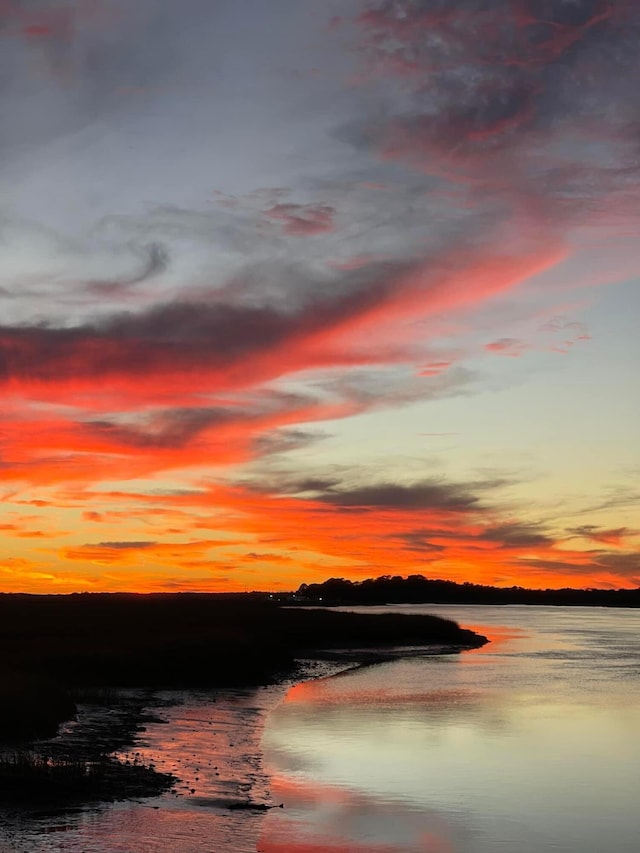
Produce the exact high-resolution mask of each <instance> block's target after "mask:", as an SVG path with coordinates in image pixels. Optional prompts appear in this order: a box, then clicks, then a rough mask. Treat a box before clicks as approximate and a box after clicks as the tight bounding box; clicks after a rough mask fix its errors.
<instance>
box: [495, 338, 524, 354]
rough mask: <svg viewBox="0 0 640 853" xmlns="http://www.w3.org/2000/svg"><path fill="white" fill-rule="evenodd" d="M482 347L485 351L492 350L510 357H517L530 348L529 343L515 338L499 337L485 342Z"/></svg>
mask: <svg viewBox="0 0 640 853" xmlns="http://www.w3.org/2000/svg"><path fill="white" fill-rule="evenodd" d="M484 348H485V349H486V350H487V352H492V353H495V354H496V355H508V356H511V357H512V358H518V357H519V356H521V355H523V354H524V353H525V352H526V351H527V350H528V349H530V345H529V344H527V343H526V342H525V341H519V340H517V339H516V338H500V339H499V340H497V341H491V343H489V344H485V346H484Z"/></svg>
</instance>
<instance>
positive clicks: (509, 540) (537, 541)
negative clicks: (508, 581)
mask: <svg viewBox="0 0 640 853" xmlns="http://www.w3.org/2000/svg"><path fill="white" fill-rule="evenodd" d="M475 538H476V539H477V540H478V541H481V542H491V543H495V544H496V545H499V546H500V547H501V548H537V547H539V546H541V545H553V544H554V540H553V538H552V537H551V536H549V535H547V533H546V532H545V531H544V530H543V529H542V527H541V525H538V524H525V523H522V522H510V523H505V524H500V525H497V526H496V527H488V528H486V529H485V530H483V531H482V533H480V534H478V535H477V536H476V537H475Z"/></svg>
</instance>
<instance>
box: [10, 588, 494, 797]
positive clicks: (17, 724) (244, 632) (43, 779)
mask: <svg viewBox="0 0 640 853" xmlns="http://www.w3.org/2000/svg"><path fill="white" fill-rule="evenodd" d="M484 642H486V640H485V639H484V638H482V637H479V636H478V635H476V634H474V633H473V632H471V631H467V630H464V629H461V628H459V627H458V626H457V625H456V624H455V623H454V622H450V621H448V620H444V619H440V618H438V617H433V616H408V615H403V614H385V615H382V616H379V615H373V614H354V613H342V612H338V611H331V610H314V609H297V608H281V607H279V606H278V605H277V604H276V603H274V602H272V601H271V600H270V599H269V597H268V596H266V595H262V594H245V595H222V594H188V593H183V594H164V595H160V594H158V595H129V594H106V593H105V594H93V593H87V594H76V595H64V596H33V595H16V594H0V744H1V743H4V745H5V746H4V749H2V750H1V752H0V755H1V756H2V757H0V803H1V802H3V801H4V802H8V801H16V800H23V801H28V802H34V801H42V800H47V799H51V798H52V797H53V798H54V799H62V800H65V801H73V800H74V799H78V798H80V799H85V800H86V799H113V798H118V797H126V796H134V795H136V796H142V795H145V793H146V794H147V795H150V794H154V793H158V792H159V791H160V790H162V789H163V788H166V787H167V786H168V785H170V784H171V782H172V781H173V780H172V779H171V778H170V777H166V776H164V775H163V774H158V773H156V772H155V771H154V770H153V768H148V767H143V766H140V765H135V764H130V765H124V764H123V763H121V762H117V761H115V759H113V758H112V757H110V755H109V752H112V751H113V750H115V749H120V748H121V747H122V746H123V745H127V744H128V743H131V742H132V740H133V738H134V736H135V733H136V730H137V729H139V728H140V720H141V719H142V715H143V713H144V709H143V708H142V706H140V707H137V708H129V709H125V713H124V714H122V713H121V716H120V720H121V721H120V724H119V730H118V731H117V732H116V734H115V735H114V736H113V737H111V740H110V739H109V738H107V739H106V741H105V742H104V743H102V745H101V746H100V748H97V747H96V749H94V750H93V751H91V750H89V752H87V747H86V741H85V744H84V746H83V748H82V750H78V749H73V748H70V750H68V751H67V752H66V753H65V751H64V749H63V750H62V751H60V749H59V748H58V749H57V751H56V750H54V751H53V752H52V751H51V749H49V747H47V748H44V747H43V746H42V744H40V745H38V744H33V746H32V747H31V748H30V746H29V745H30V743H33V741H34V739H36V738H46V737H51V736H52V735H54V734H55V732H56V731H57V729H58V726H59V725H60V724H61V723H62V722H64V721H65V720H68V719H70V718H72V717H73V715H74V713H75V710H76V701H83V702H86V701H87V699H89V700H90V701H94V702H96V701H99V702H101V703H102V704H106V705H112V706H113V707H114V708H116V709H117V710H118V711H119V712H122V710H123V709H122V699H121V694H120V693H119V692H118V689H117V688H127V687H135V688H147V689H149V690H153V689H160V688H189V687H198V688H207V687H211V688H215V687H221V686H245V685H254V684H255V685H257V684H264V683H268V682H272V681H274V680H275V679H277V678H279V677H281V676H283V675H286V674H291V673H293V672H294V671H295V661H296V657H300V656H303V655H305V656H311V657H312V656H314V655H315V656H321V654H322V653H323V652H326V651H330V650H332V649H333V650H337V649H385V648H389V647H393V646H428V645H446V646H448V647H450V648H451V650H456V649H462V648H470V647H476V646H479V645H482V644H483V643H484ZM16 744H21V746H20V750H19V751H18V752H16V747H15V745H16Z"/></svg>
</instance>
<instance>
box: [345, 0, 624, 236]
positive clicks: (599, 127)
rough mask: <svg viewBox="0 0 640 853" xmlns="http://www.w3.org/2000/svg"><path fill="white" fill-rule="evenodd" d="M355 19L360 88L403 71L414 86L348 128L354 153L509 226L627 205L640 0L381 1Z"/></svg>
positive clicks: (596, 214) (594, 215)
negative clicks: (432, 185) (440, 186)
mask: <svg viewBox="0 0 640 853" xmlns="http://www.w3.org/2000/svg"><path fill="white" fill-rule="evenodd" d="M356 23H357V26H358V27H359V29H360V33H361V37H360V54H361V56H362V57H363V60H364V61H365V63H366V75H365V80H366V78H367V76H368V78H369V79H370V80H374V81H375V80H376V79H377V77H378V75H380V74H383V75H385V76H387V77H389V76H395V77H396V78H397V80H398V86H402V87H404V91H405V98H404V104H405V106H404V109H403V108H398V107H397V106H395V105H393V104H392V102H391V101H390V100H388V101H387V102H384V101H383V102H382V103H381V111H383V112H385V113H386V115H383V117H382V118H380V117H379V116H378V117H377V118H370V119H364V120H362V121H360V122H359V123H354V124H353V125H352V126H351V127H350V128H345V130H344V133H345V135H346V138H350V139H351V141H352V142H353V143H354V144H356V145H357V146H358V147H360V148H368V149H369V150H371V151H373V152H376V153H377V154H378V155H379V156H382V157H385V158H387V159H389V160H395V161H401V162H403V163H405V164H407V165H410V166H411V167H413V168H415V169H418V170H420V171H422V172H424V173H427V174H430V175H432V176H434V177H436V178H437V179H439V180H441V181H444V182H453V183H455V184H457V185H458V186H459V187H460V189H461V190H463V192H464V197H465V199H466V203H472V204H474V203H475V204H480V208H479V209H480V210H482V211H484V212H486V211H487V209H488V207H489V206H491V207H493V210H494V216H496V217H499V218H500V219H501V221H502V222H503V223H504V225H505V226H506V224H507V220H508V218H509V217H511V218H512V220H513V218H514V217H516V218H517V219H520V220H521V221H525V220H526V221H528V222H529V227H530V228H531V227H534V225H535V224H537V226H538V227H539V228H540V227H543V228H547V227H550V226H552V225H554V226H555V227H558V226H559V225H561V226H562V227H563V228H568V227H570V226H572V225H575V224H576V222H577V221H578V219H579V220H580V222H581V223H582V224H583V225H584V224H585V222H588V221H589V219H591V220H595V219H598V218H602V216H606V215H609V214H608V210H609V206H608V205H609V201H610V200H611V199H612V198H614V197H616V198H617V199H618V203H619V204H621V205H624V206H625V209H626V207H627V205H626V203H625V199H629V198H630V197H631V195H633V193H634V192H635V187H634V186H633V184H632V183H631V184H630V177H631V175H632V174H633V175H634V177H635V178H637V176H638V167H637V163H636V160H635V158H634V157H633V150H634V147H635V126H636V113H637V109H638V107H639V106H640V99H639V95H638V92H637V90H636V89H634V87H633V85H632V83H631V80H632V79H633V74H631V75H630V74H629V69H630V68H635V69H636V70H637V69H638V67H639V64H640V62H639V59H638V56H637V52H636V50H635V46H634V45H635V41H636V35H637V28H638V25H639V24H640V13H639V12H638V10H637V8H636V7H635V6H634V4H632V3H628V2H621V3H612V2H610V0H589V2H581V3H568V2H564V0H552V2H549V3H545V4H532V3H529V2H526V0H517V2H515V3H513V2H507V0H497V2H495V3H492V4H490V5H488V4H477V3H475V2H472V0H462V2H459V0H441V2H438V3H435V4H434V3H430V2H413V0H394V2H391V1H390V0H381V2H370V3H367V4H366V10H365V11H364V12H363V13H362V14H360V15H359V16H358V17H357V19H356ZM596 116H597V119H595V117H596Z"/></svg>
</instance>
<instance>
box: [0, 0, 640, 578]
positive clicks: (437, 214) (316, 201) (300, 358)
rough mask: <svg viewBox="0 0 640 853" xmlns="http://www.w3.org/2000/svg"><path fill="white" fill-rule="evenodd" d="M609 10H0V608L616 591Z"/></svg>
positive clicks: (94, 3) (633, 421)
mask: <svg viewBox="0 0 640 853" xmlns="http://www.w3.org/2000/svg"><path fill="white" fill-rule="evenodd" d="M639 38H640V7H639V6H638V4H637V3H636V2H635V0H615V2H613V0H322V2H319V0H318V2H313V0H216V2H211V0H162V2H160V0H136V2H135V3H132V2H130V0H2V2H0V110H1V114H2V116H3V120H2V124H1V125H0V383H1V394H2V406H1V407H0V495H1V497H2V512H1V513H0V536H1V537H2V541H1V547H0V591H24V592H38V593H43V592H73V591H84V590H89V591H102V590H132V591H180V590H203V591H206V590H214V591H215V590H229V591H231V590H244V589H264V590H273V591H275V590H288V589H295V588H297V586H298V585H299V584H300V583H302V582H306V583H311V582H317V581H322V580H324V579H326V578H328V577H344V578H350V579H353V580H358V579H363V578H366V577H372V576H379V575H403V576H406V575H410V574H424V575H425V576H427V577H431V578H445V579H450V580H454V581H471V582H475V583H488V584H495V585H499V586H511V585H521V586H531V587H562V586H574V587H602V588H611V587H615V588H617V587H637V586H640V487H639V486H638V483H639V482H640V451H639V442H638V434H639V429H640V394H639V393H638V377H637V372H638V365H639V364H640V343H639V339H640V334H639V325H638V321H639V319H640V288H639V278H638V277H639V275H640V240H639V239H638V237H639V235H640V206H639V204H638V202H639V201H640V87H639V86H638V82H637V81H638V79H640V53H639V52H638V50H637V45H638V40H639Z"/></svg>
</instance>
